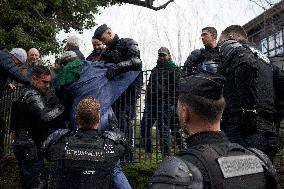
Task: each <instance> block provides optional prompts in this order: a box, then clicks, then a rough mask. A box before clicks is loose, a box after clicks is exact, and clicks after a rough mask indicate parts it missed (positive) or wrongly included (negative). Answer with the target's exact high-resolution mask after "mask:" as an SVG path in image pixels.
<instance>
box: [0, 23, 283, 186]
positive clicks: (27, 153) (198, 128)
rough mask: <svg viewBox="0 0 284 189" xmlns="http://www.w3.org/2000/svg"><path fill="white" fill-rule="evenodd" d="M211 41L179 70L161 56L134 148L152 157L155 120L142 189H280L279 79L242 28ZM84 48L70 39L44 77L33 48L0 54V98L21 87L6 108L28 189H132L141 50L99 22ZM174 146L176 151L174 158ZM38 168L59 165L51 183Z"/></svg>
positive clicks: (208, 37)
mask: <svg viewBox="0 0 284 189" xmlns="http://www.w3.org/2000/svg"><path fill="white" fill-rule="evenodd" d="M217 36H218V34H217V30H216V29H215V28H214V27H205V28H203V29H202V31H201V39H202V42H203V44H204V48H201V49H197V50H194V51H192V52H191V53H190V55H189V57H188V58H187V60H186V62H185V63H184V67H183V68H179V67H177V66H176V64H175V63H174V62H173V60H172V55H171V52H170V51H169V49H168V48H166V47H161V48H160V49H158V51H157V56H158V58H157V64H156V66H155V68H154V69H153V70H152V71H151V74H150V77H149V79H147V81H148V82H147V83H146V94H145V108H144V113H143V117H142V119H141V125H140V129H141V142H142V146H143V148H144V149H145V153H147V154H150V155H151V154H152V153H153V144H152V132H151V131H152V127H153V125H154V124H155V123H156V126H157V127H156V128H157V133H158V134H159V139H160V147H161V153H162V155H163V160H162V162H161V163H160V165H159V166H158V168H157V170H156V171H155V173H154V175H153V177H152V178H151V179H150V181H149V187H150V188H153V189H156V188H278V187H279V185H278V178H277V173H276V171H275V169H274V167H273V164H272V162H273V158H274V157H275V155H276V153H277V126H279V124H280V120H281V118H282V117H283V116H282V115H281V114H279V112H281V111H280V110H279V106H276V105H277V104H278V103H279V101H280V100H279V98H280V97H279V96H280V95H279V91H281V88H282V87H284V73H283V72H282V71H281V70H280V69H279V68H278V67H276V66H274V65H273V64H271V63H270V61H269V59H268V58H267V57H266V56H265V55H263V54H262V53H261V52H260V51H258V50H257V49H256V48H255V47H254V46H253V44H250V43H249V42H248V40H247V34H246V32H245V30H244V29H243V28H242V27H241V26H239V25H231V26H229V27H227V28H226V29H225V30H224V31H222V33H221V35H220V37H219V39H217V38H218V37H217ZM92 45H93V49H94V50H93V52H92V53H91V54H90V55H89V56H88V57H87V58H86V60H85V57H84V55H83V53H82V52H81V51H80V49H79V39H78V38H76V37H74V36H72V37H70V38H69V39H68V40H67V42H66V45H65V47H64V52H63V53H62V55H61V56H60V57H59V58H58V59H56V61H55V66H54V67H53V68H51V69H49V68H48V67H46V66H44V65H42V63H41V62H40V53H39V50H38V49H36V48H31V49H30V50H29V51H28V53H26V51H25V50H24V49H21V48H14V49H12V50H11V51H10V52H8V51H0V73H1V75H0V84H1V85H0V93H1V92H3V90H4V88H5V87H8V88H10V89H12V90H14V89H15V88H16V87H17V84H16V82H17V83H22V84H24V88H23V90H22V91H21V94H20V96H19V97H17V98H16V99H15V100H14V101H13V103H12V111H11V112H12V113H11V125H10V134H11V138H12V140H13V144H12V147H13V152H14V154H15V157H16V159H17V161H18V165H19V170H20V178H21V186H22V188H24V189H26V188H27V189H28V188H47V183H50V185H51V186H50V187H52V188H131V185H130V184H129V182H128V180H127V178H126V176H125V175H124V174H123V172H122V170H121V167H120V160H121V159H123V158H124V159H125V160H126V161H129V162H131V161H132V160H133V152H132V150H131V146H132V145H133V141H132V139H133V121H132V120H133V119H135V117H136V103H137V99H138V98H139V97H140V93H141V88H142V82H143V77H142V72H141V71H142V61H141V59H140V50H139V47H138V44H137V42H136V41H134V40H133V39H131V38H119V36H118V35H117V34H115V33H114V32H113V31H112V29H111V28H109V27H108V26H107V25H106V24H103V25H101V26H99V27H98V28H97V29H96V30H95V32H94V36H93V37H92ZM280 107H281V106H280ZM176 114H177V116H176ZM276 115H277V116H276ZM175 117H178V118H179V126H180V128H176V126H175V123H176V122H177V121H176V119H175ZM0 121H1V122H0V124H1V127H0V129H2V128H3V125H4V123H3V120H2V118H1V120H0ZM180 130H181V131H182V133H181V132H180ZM0 131H1V130H0ZM2 133H3V132H2ZM2 133H1V135H0V137H1V139H2V138H3V134H2ZM171 138H175V139H176V140H177V141H176V142H177V144H178V146H179V149H180V153H179V154H177V155H176V156H171ZM183 140H184V141H185V142H184V144H182V143H183ZM1 141H2V140H1ZM0 150H1V153H3V144H1V146H0ZM0 155H1V154H0ZM149 158H151V157H150V156H149ZM44 159H47V160H49V161H54V162H55V163H54V169H53V173H52V176H51V181H50V182H48V180H47V178H48V175H47V173H46V170H45V167H44Z"/></svg>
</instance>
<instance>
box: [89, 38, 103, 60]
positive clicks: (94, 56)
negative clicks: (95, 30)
mask: <svg viewBox="0 0 284 189" xmlns="http://www.w3.org/2000/svg"><path fill="white" fill-rule="evenodd" d="M92 44H93V49H94V50H93V52H92V53H91V54H90V55H89V56H88V57H87V58H86V60H88V61H93V62H94V61H97V60H100V58H101V54H102V52H103V50H104V48H105V45H104V44H103V42H101V41H100V40H98V39H97V38H96V37H94V36H93V37H92Z"/></svg>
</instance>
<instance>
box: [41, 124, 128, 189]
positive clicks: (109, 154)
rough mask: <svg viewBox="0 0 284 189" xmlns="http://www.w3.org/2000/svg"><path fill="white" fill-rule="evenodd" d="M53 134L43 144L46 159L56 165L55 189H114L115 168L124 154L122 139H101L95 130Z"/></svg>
mask: <svg viewBox="0 0 284 189" xmlns="http://www.w3.org/2000/svg"><path fill="white" fill-rule="evenodd" d="M56 132H57V131H56ZM56 132H55V133H53V134H52V135H50V136H49V137H48V140H47V141H46V142H45V143H44V149H45V154H46V157H47V158H48V159H49V160H52V161H55V169H54V170H55V171H54V174H55V175H54V181H53V185H54V187H55V188H70V189H77V188H78V189H79V188H98V189H101V188H106V189H107V188H113V181H112V178H113V171H114V166H115V164H116V163H117V162H118V160H119V158H121V157H123V155H124V152H125V146H126V140H125V138H124V137H123V135H121V134H120V133H116V132H106V133H104V134H102V135H101V134H99V133H98V131H97V130H85V129H79V130H78V131H77V132H75V133H73V132H69V133H66V134H65V133H63V134H60V133H59V134H57V133H56ZM60 135H61V136H60Z"/></svg>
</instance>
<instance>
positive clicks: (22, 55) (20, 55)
mask: <svg viewBox="0 0 284 189" xmlns="http://www.w3.org/2000/svg"><path fill="white" fill-rule="evenodd" d="M10 54H11V55H13V56H14V57H15V58H17V59H18V60H19V61H20V62H21V63H22V64H24V63H25V62H26V61H27V52H26V51H25V50H24V49H22V48H13V49H12V50H11V51H10Z"/></svg>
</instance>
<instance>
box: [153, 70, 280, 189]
mask: <svg viewBox="0 0 284 189" xmlns="http://www.w3.org/2000/svg"><path fill="white" fill-rule="evenodd" d="M224 81H225V80H224V77H222V76H220V75H217V74H213V73H197V74H194V75H190V76H187V77H184V78H181V80H180V86H179V89H180V94H179V98H178V107H177V109H178V115H179V119H180V124H181V127H182V129H183V131H184V133H185V134H187V135H188V136H189V137H188V138H187V139H186V140H187V144H188V150H186V151H184V152H182V153H181V154H180V155H178V156H176V157H166V158H165V159H164V160H163V161H162V163H161V164H160V165H159V167H158V169H157V170H156V172H155V173H154V176H153V177H152V178H151V180H150V186H151V188H153V189H157V188H195V189H199V188H211V189H215V188H218V189H223V188H231V189H234V188H238V189H244V188H258V189H260V188H276V186H277V185H278V184H277V178H276V176H277V175H276V171H275V169H274V168H273V165H272V163H271V161H270V160H269V158H268V157H267V156H266V155H265V154H264V153H262V152H261V151H260V150H257V149H253V148H251V149H246V148H244V147H242V146H241V145H239V144H236V143H231V142H230V141H229V140H228V139H227V137H226V136H225V134H224V133H223V132H222V131H220V120H221V116H222V112H223V109H224V107H225V100H224V98H223V96H222V90H223V85H224Z"/></svg>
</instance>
